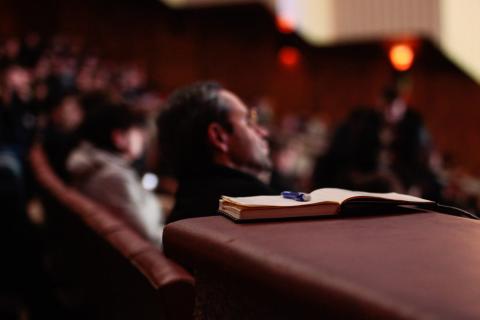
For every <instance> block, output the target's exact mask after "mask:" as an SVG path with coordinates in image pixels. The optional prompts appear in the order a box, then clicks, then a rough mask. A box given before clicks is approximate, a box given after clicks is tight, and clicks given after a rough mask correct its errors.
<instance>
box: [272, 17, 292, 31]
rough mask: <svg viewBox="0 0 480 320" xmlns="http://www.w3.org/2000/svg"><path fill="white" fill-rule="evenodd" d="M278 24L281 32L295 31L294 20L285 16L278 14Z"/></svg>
mask: <svg viewBox="0 0 480 320" xmlns="http://www.w3.org/2000/svg"><path fill="white" fill-rule="evenodd" d="M276 24H277V29H278V31H280V32H281V33H292V32H293V29H294V26H293V22H292V21H290V20H289V19H287V18H285V17H281V16H277V20H276Z"/></svg>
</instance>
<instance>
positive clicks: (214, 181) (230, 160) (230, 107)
mask: <svg viewBox="0 0 480 320" xmlns="http://www.w3.org/2000/svg"><path fill="white" fill-rule="evenodd" d="M158 125H159V129H160V139H159V140H160V150H161V151H162V154H163V156H164V157H165V158H166V159H167V162H169V163H170V164H171V165H172V168H173V170H174V173H175V175H176V177H177V178H178V181H179V188H178V191H177V194H176V203H175V207H174V209H173V211H172V213H171V215H170V217H169V218H168V222H172V221H175V220H180V219H184V218H191V217H200V216H208V215H214V214H216V212H217V208H218V200H219V198H220V196H221V195H229V196H252V195H259V194H272V193H273V192H272V190H271V189H270V188H269V187H268V186H267V185H265V184H264V183H263V182H261V181H260V180H259V178H258V177H259V176H260V175H261V174H262V173H265V172H268V171H270V170H271V166H272V164H271V160H270V158H269V148H268V144H267V141H266V140H265V138H266V136H267V132H266V130H265V129H263V128H262V127H260V126H259V125H258V124H257V123H256V113H255V112H254V111H253V110H249V109H248V108H247V106H246V105H245V104H244V103H243V102H242V101H241V100H240V99H239V98H238V97H237V96H236V95H235V94H233V93H232V92H230V91H228V90H226V89H224V88H222V87H221V86H220V85H219V84H217V83H215V82H202V83H196V84H193V85H191V86H187V87H185V88H182V89H180V90H178V91H177V92H175V93H174V94H172V96H171V97H170V98H169V100H168V102H167V109H166V111H165V112H164V113H163V114H162V115H161V116H160V118H159V121H158Z"/></svg>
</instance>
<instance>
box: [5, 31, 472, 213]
mask: <svg viewBox="0 0 480 320" xmlns="http://www.w3.org/2000/svg"><path fill="white" fill-rule="evenodd" d="M105 95H108V96H109V97H110V98H112V99H114V100H116V101H121V102H126V103H128V104H130V105H132V106H134V107H135V108H136V109H138V110H140V111H141V112H144V113H145V114H146V115H147V118H149V119H152V126H151V127H152V128H151V129H152V130H151V137H150V140H153V139H155V137H154V136H155V135H154V128H153V127H154V126H153V123H154V120H153V119H155V117H156V115H157V114H158V112H159V111H160V110H161V107H162V98H161V97H162V95H161V94H160V93H159V92H158V91H156V90H154V88H152V87H151V86H150V85H149V82H148V79H147V76H146V72H145V70H144V69H142V68H141V67H140V66H138V65H136V64H135V63H124V64H119V63H115V62H113V61H112V60H109V59H105V58H102V57H101V55H100V54H99V53H98V52H96V51H89V50H87V48H86V47H85V46H84V45H83V43H82V41H80V40H78V39H75V38H69V37H63V36H56V37H53V38H52V39H48V40H47V39H43V38H42V37H41V36H40V35H38V34H36V33H30V34H28V35H26V36H25V37H24V38H17V37H12V38H8V39H3V41H2V42H0V168H1V170H2V177H4V178H2V181H0V184H1V185H2V190H4V189H3V188H10V189H11V188H16V194H18V195H19V197H20V198H22V199H24V200H25V201H26V200H27V199H28V198H29V197H31V195H32V192H33V191H32V189H31V186H32V179H31V175H30V173H29V172H28V165H27V163H26V156H27V152H28V148H29V146H30V145H31V143H32V142H33V140H34V139H36V138H40V139H42V141H43V144H44V146H45V149H46V151H47V154H48V156H49V160H50V162H51V163H52V165H53V167H54V169H55V171H56V172H57V173H58V174H59V175H60V176H61V177H62V178H64V179H68V175H67V173H66V171H65V160H66V157H67V156H68V154H69V153H70V151H71V150H72V149H73V148H74V147H75V146H76V145H77V144H78V142H79V140H80V138H81V133H80V132H79V128H80V127H81V124H82V122H83V120H84V118H86V117H88V114H89V113H91V112H94V111H95V108H98V104H99V103H98V101H99V100H101V99H102V97H103V96H105ZM379 96H381V99H379V101H380V102H379V105H377V106H359V107H357V108H354V109H353V111H352V112H351V113H350V114H349V115H348V117H347V118H346V119H344V120H343V121H342V122H341V123H339V124H338V125H336V126H334V127H333V126H332V127H329V125H328V124H327V122H325V121H324V119H322V118H321V117H316V116H311V117H308V118H302V117H298V116H296V115H294V114H293V113H292V114H290V115H283V117H282V118H281V119H279V118H278V117H276V116H275V112H274V110H273V109H274V108H272V106H271V105H270V104H269V103H268V100H267V99H265V100H261V101H260V102H259V103H258V104H257V105H256V106H255V107H256V108H257V110H258V115H259V120H260V122H261V123H262V125H264V126H265V127H267V128H268V129H269V131H270V135H269V139H270V143H271V154H272V159H273V163H274V170H273V172H272V175H271V177H270V178H271V185H272V187H273V188H274V189H276V190H284V189H295V190H305V191H310V190H312V189H314V188H319V187H341V188H347V189H358V190H365V191H374V192H389V191H395V192H402V193H408V194H412V195H416V196H420V197H425V198H428V199H432V200H435V201H440V202H446V203H449V204H454V205H458V206H460V207H462V208H464V209H467V210H472V211H474V212H477V211H478V206H479V205H478V202H479V200H478V194H480V190H479V189H480V187H479V185H480V182H478V181H477V179H475V178H474V177H471V176H469V175H467V174H466V173H465V172H464V171H463V170H462V169H461V168H459V167H455V166H454V164H453V162H452V161H451V159H448V157H446V156H444V155H442V154H440V153H439V152H438V151H437V150H436V149H435V146H434V144H433V143H432V139H431V137H430V135H429V133H428V130H427V129H426V127H425V124H424V121H423V119H422V117H421V115H420V114H419V113H418V112H416V111H415V110H414V109H413V108H412V107H411V106H409V105H408V104H407V100H406V99H405V98H404V97H403V96H402V91H401V90H399V89H398V88H396V87H394V86H392V87H389V88H387V89H385V91H384V92H383V93H381V94H380V95H379ZM146 150H148V155H146V156H144V157H143V158H142V159H141V160H140V161H139V162H138V164H137V166H136V167H137V169H138V170H139V171H141V172H142V171H143V172H144V171H146V170H150V171H156V172H160V174H165V173H167V174H168V169H166V167H163V164H162V162H161V161H159V160H158V155H156V153H155V152H156V148H155V143H150V145H149V147H148V148H146ZM159 163H160V165H159ZM6 177H8V179H10V180H8V179H7V178H6ZM11 181H13V182H14V183H13V184H12V183H11ZM161 181H162V184H161V187H162V191H167V192H169V193H171V194H173V193H174V191H175V183H174V181H173V182H172V179H170V178H168V177H165V178H164V180H162V179H161ZM167 206H168V205H167Z"/></svg>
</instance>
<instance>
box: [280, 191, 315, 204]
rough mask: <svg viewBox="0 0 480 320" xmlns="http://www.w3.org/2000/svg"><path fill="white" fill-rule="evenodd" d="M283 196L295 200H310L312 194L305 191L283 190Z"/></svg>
mask: <svg viewBox="0 0 480 320" xmlns="http://www.w3.org/2000/svg"><path fill="white" fill-rule="evenodd" d="M281 194H282V197H284V198H285V199H292V200H295V201H302V202H303V201H310V195H309V194H306V193H303V192H295V191H282V193H281Z"/></svg>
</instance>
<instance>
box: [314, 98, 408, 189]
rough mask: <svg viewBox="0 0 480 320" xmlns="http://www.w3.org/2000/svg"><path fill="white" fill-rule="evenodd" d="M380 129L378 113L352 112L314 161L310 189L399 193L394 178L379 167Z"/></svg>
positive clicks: (365, 110) (364, 109)
mask: <svg viewBox="0 0 480 320" xmlns="http://www.w3.org/2000/svg"><path fill="white" fill-rule="evenodd" d="M381 128H382V117H381V114H380V113H378V112H377V111H375V110H374V109H371V108H368V107H359V108H357V109H355V110H354V111H353V112H352V113H351V114H350V116H349V117H348V118H347V120H346V121H345V122H343V123H342V124H341V125H340V126H339V127H338V129H337V130H336V132H335V134H334V136H333V138H332V141H331V143H330V146H329V148H328V150H327V152H326V154H325V155H324V156H323V157H320V158H319V160H318V161H317V164H316V166H315V171H314V178H313V181H314V186H315V187H316V188H319V187H337V188H345V189H351V190H362V191H370V192H389V191H401V190H398V189H399V186H398V183H397V181H396V179H395V178H394V177H393V176H392V175H391V174H388V173H387V172H386V171H382V170H381V168H380V165H379V156H380V148H381V144H380V130H381Z"/></svg>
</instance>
